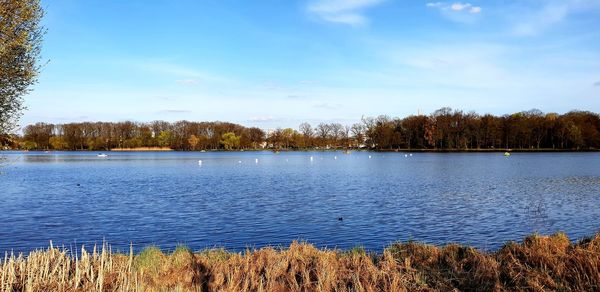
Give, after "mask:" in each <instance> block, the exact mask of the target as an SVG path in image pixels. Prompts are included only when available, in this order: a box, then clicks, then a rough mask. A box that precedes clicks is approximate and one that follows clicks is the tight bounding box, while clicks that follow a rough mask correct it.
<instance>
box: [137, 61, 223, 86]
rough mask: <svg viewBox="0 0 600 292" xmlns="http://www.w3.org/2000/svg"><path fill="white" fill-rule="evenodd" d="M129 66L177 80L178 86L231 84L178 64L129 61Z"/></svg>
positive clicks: (218, 77) (219, 77)
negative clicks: (203, 83)
mask: <svg viewBox="0 0 600 292" xmlns="http://www.w3.org/2000/svg"><path fill="white" fill-rule="evenodd" d="M128 62H130V61H128ZM129 65H130V66H132V67H134V68H136V69H137V70H140V71H144V72H147V73H150V74H155V75H161V76H165V77H169V78H179V79H177V80H176V82H177V83H180V84H186V85H195V84H198V83H200V82H201V81H208V82H216V83H227V82H231V80H230V79H229V78H226V77H223V76H220V75H218V74H213V73H207V72H204V71H202V70H199V69H197V68H194V67H189V66H184V65H181V64H179V63H175V62H172V61H166V60H144V61H131V62H130V64H129Z"/></svg>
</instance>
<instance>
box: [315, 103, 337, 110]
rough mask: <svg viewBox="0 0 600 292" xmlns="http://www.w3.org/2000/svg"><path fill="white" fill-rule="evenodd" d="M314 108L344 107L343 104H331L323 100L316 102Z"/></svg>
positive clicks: (332, 108)
mask: <svg viewBox="0 0 600 292" xmlns="http://www.w3.org/2000/svg"><path fill="white" fill-rule="evenodd" d="M313 107H314V108H320V109H327V110H334V109H339V108H341V107H342V105H341V104H331V103H327V102H322V103H316V104H313Z"/></svg>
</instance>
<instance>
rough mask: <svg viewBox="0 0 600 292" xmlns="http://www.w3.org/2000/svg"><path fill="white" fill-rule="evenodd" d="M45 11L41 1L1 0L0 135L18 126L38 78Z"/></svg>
mask: <svg viewBox="0 0 600 292" xmlns="http://www.w3.org/2000/svg"><path fill="white" fill-rule="evenodd" d="M43 14H44V12H43V10H42V7H41V5H40V1H39V0H0V134H3V133H7V132H9V131H11V130H12V129H13V128H14V126H15V123H16V121H17V120H18V118H19V117H20V115H21V112H22V110H23V109H24V106H23V96H24V95H25V94H26V93H27V92H29V90H30V87H31V85H32V84H34V83H35V82H36V80H37V75H38V72H39V69H40V67H39V65H38V61H39V59H40V51H41V43H42V36H43V34H44V29H43V27H42V26H41V24H40V21H41V19H42V16H43Z"/></svg>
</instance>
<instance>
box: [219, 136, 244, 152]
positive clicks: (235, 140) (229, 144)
mask: <svg viewBox="0 0 600 292" xmlns="http://www.w3.org/2000/svg"><path fill="white" fill-rule="evenodd" d="M221 145H223V147H224V148H225V150H232V149H235V148H237V147H239V146H240V136H237V135H236V134H235V133H233V132H227V133H224V134H223V135H222V136H221Z"/></svg>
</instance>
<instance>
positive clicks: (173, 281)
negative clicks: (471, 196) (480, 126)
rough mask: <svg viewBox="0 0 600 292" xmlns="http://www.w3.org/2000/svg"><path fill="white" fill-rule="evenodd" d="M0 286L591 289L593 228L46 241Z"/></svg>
mask: <svg viewBox="0 0 600 292" xmlns="http://www.w3.org/2000/svg"><path fill="white" fill-rule="evenodd" d="M0 270H1V271H0V272H1V275H0V277H1V278H0V287H1V289H2V291H100V290H108V291H113V290H118V291H133V290H136V291H137V290H142V291H165V290H169V291H173V290H174V291H437V290H441V291H453V290H454V291H456V290H460V291H503V290H519V291H521V290H529V291H598V290H600V235H596V236H595V237H592V238H589V239H585V240H582V241H580V242H578V243H571V242H570V241H569V239H568V238H567V237H566V236H565V235H564V234H556V235H553V236H536V235H533V236H529V237H527V238H526V239H525V240H524V241H523V243H521V244H518V243H508V244H506V245H505V246H504V247H502V248H501V249H500V250H498V251H496V252H494V253H483V252H480V251H478V250H476V249H474V248H471V247H465V246H459V245H447V246H443V247H436V246H431V245H426V244H420V243H397V244H393V245H391V246H390V247H388V248H387V249H385V251H384V252H383V253H382V254H379V255H374V254H368V253H366V252H365V251H364V249H361V248H357V249H353V250H351V251H348V252H342V251H336V250H320V249H317V248H315V247H314V246H312V245H310V244H304V243H296V242H294V243H292V244H291V245H290V247H289V248H287V249H283V250H278V249H274V248H262V249H259V250H253V251H246V252H244V253H230V252H227V251H225V250H221V249H212V250H206V251H202V252H198V253H192V251H191V250H189V249H187V248H185V247H178V248H177V249H176V250H175V251H174V252H173V253H170V254H164V253H163V252H162V251H161V250H160V249H158V248H156V247H150V248H147V249H145V250H144V251H142V252H141V253H139V254H137V255H134V254H133V253H132V252H130V254H129V255H123V254H116V253H112V252H111V250H110V247H109V246H108V245H104V246H102V247H101V248H100V249H99V250H96V248H94V249H93V250H92V251H91V252H89V251H86V249H84V248H82V249H81V251H80V255H79V256H72V255H71V254H70V253H69V252H68V251H66V250H62V249H57V248H53V247H50V248H49V249H48V250H45V251H34V252H31V253H30V254H29V255H28V256H26V257H25V256H23V255H14V254H7V255H6V256H5V257H4V259H3V261H2V263H1V269H0Z"/></svg>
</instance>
